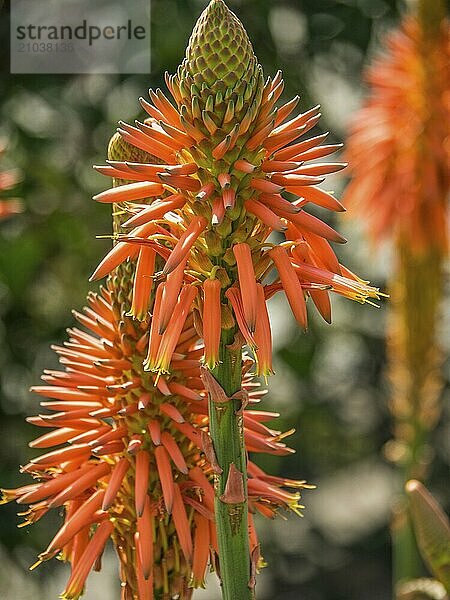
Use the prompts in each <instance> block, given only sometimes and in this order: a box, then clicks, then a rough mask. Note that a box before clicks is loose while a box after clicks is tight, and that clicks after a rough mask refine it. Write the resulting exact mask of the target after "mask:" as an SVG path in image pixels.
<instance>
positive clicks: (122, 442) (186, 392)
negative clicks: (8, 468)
mask: <svg viewBox="0 0 450 600" xmlns="http://www.w3.org/2000/svg"><path fill="white" fill-rule="evenodd" d="M133 270H134V267H133V266H132V265H131V264H129V265H127V267H126V268H123V267H122V270H121V272H120V274H119V273H117V274H115V275H114V276H112V277H110V278H109V280H108V286H107V288H106V289H103V290H102V291H101V292H100V293H99V294H94V293H91V294H90V295H89V297H88V307H87V308H85V309H84V311H83V312H82V313H76V318H77V320H78V321H79V323H80V325H81V326H82V328H81V329H79V328H72V329H69V330H68V331H69V340H68V341H67V342H65V343H64V345H63V346H58V347H55V351H56V352H57V354H58V355H59V357H60V361H61V363H62V365H63V367H64V368H63V369H62V370H47V371H45V372H44V375H43V377H42V378H43V380H44V382H45V385H42V386H36V387H34V388H33V391H34V392H35V393H37V394H38V395H39V396H43V397H44V398H48V399H50V400H44V401H42V402H41V407H42V412H41V413H40V414H39V415H38V416H36V417H30V418H28V421H29V422H30V423H32V424H33V425H36V426H38V427H41V428H43V430H44V433H43V434H42V435H40V436H39V437H38V438H36V439H35V440H34V441H33V442H31V443H30V446H31V447H32V448H36V449H39V450H42V451H43V454H41V455H40V456H37V457H36V458H33V459H32V460H31V461H30V462H29V463H28V464H27V465H25V466H24V467H22V472H24V473H27V474H31V475H32V476H33V478H34V483H31V484H26V485H24V486H23V487H20V488H18V489H14V490H2V495H3V502H8V501H11V500H15V501H16V502H17V503H18V504H19V505H20V506H23V507H24V510H23V511H22V512H21V513H20V514H21V515H22V516H23V517H24V525H28V524H31V523H34V522H36V521H38V520H40V519H41V518H42V517H44V516H45V514H46V513H47V512H48V511H49V510H50V509H51V508H60V507H64V509H65V518H64V522H63V524H62V525H61V528H60V529H59V531H58V532H57V533H56V535H55V536H54V537H53V539H52V540H51V541H50V543H49V545H48V547H47V549H46V550H45V551H44V552H42V553H41V554H40V555H39V561H38V563H40V562H42V561H46V560H48V559H50V558H52V557H54V556H56V555H59V556H60V557H61V558H62V559H63V560H66V561H69V562H70V563H71V565H72V574H71V576H70V579H69V581H68V584H67V586H66V589H65V591H64V593H63V595H62V597H63V598H64V599H65V600H73V599H77V598H79V597H80V596H81V594H82V592H83V589H84V586H85V582H86V579H87V577H88V574H89V572H90V571H91V569H92V568H93V566H94V563H99V561H100V557H101V555H102V553H103V550H104V547H105V545H106V543H107V541H108V539H111V540H112V542H113V544H114V546H115V548H116V551H117V554H118V557H119V559H120V564H121V568H120V577H121V581H122V598H123V599H124V600H125V599H126V600H128V599H131V600H142V599H147V598H153V597H159V596H157V595H156V594H157V593H159V592H161V593H163V594H166V595H167V596H164V597H168V598H169V597H170V598H172V597H174V596H176V595H177V594H179V595H180V597H181V598H184V599H188V598H190V597H191V594H192V588H193V587H198V586H201V585H203V582H204V576H205V572H206V567H207V564H208V561H209V560H210V556H211V557H212V556H214V555H215V554H217V553H218V546H217V540H216V533H215V526H214V507H213V502H212V498H213V497H214V490H213V480H214V465H212V464H210V462H209V458H210V455H209V449H208V447H207V444H206V442H205V440H206V441H207V440H208V439H209V436H208V433H207V432H208V416H207V412H208V411H207V400H206V391H205V389H204V386H203V383H202V380H201V377H200V374H201V365H200V362H199V357H200V356H201V355H202V353H203V349H202V347H201V345H200V344H199V341H198V335H197V334H196V332H195V328H194V327H193V319H192V314H190V315H189V317H188V318H187V320H186V322H185V324H184V326H183V329H182V333H181V336H180V337H181V340H180V343H179V344H178V347H176V348H175V353H174V355H173V356H174V360H173V361H172V366H173V367H174V368H175V369H176V373H177V374H176V375H169V376H168V377H167V378H166V379H164V380H163V379H162V377H161V378H160V381H159V384H158V385H157V384H156V377H155V376H154V375H150V376H149V374H148V373H146V372H145V371H144V369H143V367H142V363H143V361H144V357H145V353H146V345H147V338H148V333H147V327H148V325H147V323H143V322H140V321H138V320H133V319H132V318H131V317H130V316H127V312H128V307H129V305H128V301H127V300H125V301H124V302H123V303H122V302H121V301H120V300H119V298H127V297H128V296H129V295H130V293H131V288H132V275H133ZM246 368H247V366H246ZM245 370H246V369H244V370H243V374H242V386H243V389H244V390H247V391H248V395H249V400H250V406H249V407H248V408H247V409H246V410H245V411H244V415H243V417H244V437H245V440H246V449H247V451H249V452H256V453H259V452H268V453H269V454H277V455H285V454H289V453H290V452H291V451H290V449H289V448H288V447H286V445H285V444H284V443H283V442H282V436H280V432H279V431H275V430H273V429H270V428H269V427H267V426H266V425H264V422H265V421H268V420H270V419H272V418H273V417H275V416H277V415H276V414H275V413H270V412H263V411H260V410H257V409H256V408H255V407H254V405H255V404H256V403H258V401H259V399H260V397H261V396H262V394H263V393H264V390H261V389H259V388H258V387H257V386H256V387H255V382H252V378H251V376H249V375H246V374H245ZM205 436H206V438H205ZM55 447H56V450H54V449H53V448H55ZM208 457H209V458H208ZM249 469H250V478H249V480H248V492H249V497H250V503H249V506H250V509H251V511H252V512H254V511H258V512H260V513H262V514H263V515H265V516H269V517H273V516H274V515H275V514H276V512H277V511H278V510H279V509H280V508H285V509H290V510H294V511H299V510H300V509H301V508H302V507H301V505H300V504H299V499H300V494H299V493H298V491H296V490H298V489H300V488H302V487H308V486H306V484H305V482H304V481H293V480H288V479H283V478H279V477H273V476H269V475H266V474H265V473H264V472H263V471H262V470H261V469H259V468H258V467H257V466H256V465H255V464H254V463H253V462H249ZM289 488H291V489H293V490H294V491H288V490H289ZM27 505H28V508H26V506H27ZM249 518H250V519H251V514H250V515H249ZM200 532H201V535H200ZM257 544H258V542H257V537H256V533H255V531H254V529H253V527H252V528H251V531H250V546H251V548H252V549H253V548H255V547H256V546H257ZM214 562H215V561H214V560H213V559H212V558H211V564H214ZM154 594H155V596H154Z"/></svg>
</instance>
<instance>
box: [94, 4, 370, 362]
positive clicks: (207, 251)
mask: <svg viewBox="0 0 450 600" xmlns="http://www.w3.org/2000/svg"><path fill="white" fill-rule="evenodd" d="M231 48H233V51H231ZM166 83H167V87H168V89H169V92H170V96H172V98H171V99H169V97H168V96H166V95H165V94H164V92H163V91H161V90H156V91H150V101H148V100H145V99H143V98H141V104H142V106H143V108H144V109H145V111H146V112H147V114H148V118H147V119H146V120H145V121H144V122H136V124H135V125H134V126H129V125H125V124H121V126H120V128H119V133H120V135H121V136H122V137H123V139H124V140H126V141H127V142H129V143H130V144H131V145H132V146H135V147H136V149H141V150H143V151H145V152H150V153H152V154H153V155H154V156H156V157H157V159H158V161H160V162H161V165H158V164H146V163H145V162H134V161H109V163H108V165H106V166H103V167H97V168H98V170H99V171H100V172H102V173H104V174H106V175H111V176H113V177H116V178H117V177H118V178H121V179H123V180H128V181H131V182H132V183H129V184H127V185H126V186H123V187H119V188H113V189H112V190H109V191H106V192H103V193H102V194H100V195H99V197H97V199H98V200H100V201H105V199H108V201H109V200H111V201H114V202H120V203H123V205H124V207H125V210H126V211H127V212H128V213H129V215H130V218H129V219H128V220H127V222H126V223H125V224H124V226H123V228H122V230H121V231H120V232H119V233H118V240H119V241H121V240H124V241H125V243H126V245H124V246H123V250H121V251H120V252H119V251H118V252H117V253H114V251H113V254H114V258H112V259H111V260H110V261H109V266H110V267H111V268H115V266H117V264H118V262H120V259H121V258H122V260H127V257H130V256H132V252H133V249H134V248H138V247H142V248H144V247H148V248H152V249H153V250H154V251H155V252H156V253H157V254H158V255H159V256H160V257H162V258H163V259H164V261H165V263H164V264H163V266H162V268H161V274H160V276H159V278H158V277H157V278H156V285H161V286H165V285H167V284H166V283H164V279H165V278H166V277H167V276H168V275H169V273H171V271H172V270H173V269H174V268H175V267H176V266H177V265H179V264H180V263H182V262H183V261H184V272H185V274H186V283H189V284H190V285H197V286H199V288H200V290H201V291H200V293H199V294H198V295H197V297H196V298H195V299H194V300H193V306H194V309H195V311H196V314H197V315H198V316H199V319H200V320H201V319H202V318H203V315H204V311H203V309H202V306H203V305H204V303H205V300H206V302H207V303H208V305H209V300H208V299H206V298H205V290H208V291H209V286H210V284H207V287H206V288H205V286H204V283H205V282H206V281H208V280H209V279H210V278H211V273H212V272H214V278H215V279H217V280H218V281H220V282H221V288H222V290H221V303H222V306H223V307H224V308H227V309H228V311H229V309H233V305H232V303H231V302H230V300H229V299H227V296H226V291H227V289H228V288H229V287H232V286H236V285H238V286H239V288H240V290H241V293H242V304H243V318H244V321H245V323H244V325H243V326H244V328H245V329H248V331H249V332H250V334H253V332H255V328H257V312H258V311H257V293H256V289H257V288H256V284H257V283H260V284H261V285H263V288H264V294H265V296H266V297H270V296H271V295H273V293H275V292H276V291H278V290H281V289H285V290H286V292H287V296H288V298H289V302H290V304H291V307H292V308H293V310H294V314H295V316H296V318H297V320H299V322H300V323H301V325H302V327H306V326H307V315H306V304H307V302H306V301H307V299H308V298H309V297H311V298H312V301H313V303H314V304H316V306H317V307H318V310H319V312H320V313H321V314H322V315H323V316H324V318H325V319H326V320H328V321H329V320H330V318H331V308H330V305H329V300H328V292H329V291H334V292H336V293H339V294H342V295H344V296H347V297H349V298H352V299H355V300H358V301H360V302H364V301H365V300H366V299H367V298H377V297H378V291H377V290H376V289H375V288H373V287H370V286H369V285H367V284H366V283H365V282H363V281H362V280H360V279H359V278H358V277H356V276H355V275H353V274H352V273H351V272H349V271H348V270H346V269H344V268H343V267H342V266H341V265H340V264H339V263H338V261H337V259H336V258H335V255H334V252H333V250H332V248H331V245H330V242H337V243H342V242H344V241H345V240H344V238H343V237H342V236H340V235H339V234H338V233H337V232H336V231H334V230H333V229H332V228H331V227H330V226H329V225H327V224H326V223H324V222H323V221H321V220H320V219H319V218H317V217H315V216H313V215H311V214H310V213H308V212H307V209H308V205H311V204H314V205H316V206H319V207H322V208H326V209H329V210H332V211H341V210H343V207H342V205H341V204H340V203H339V202H338V201H337V200H336V199H335V198H334V196H333V195H332V194H331V193H329V192H325V191H324V190H322V189H320V188H318V187H316V186H317V184H319V183H321V182H322V181H323V179H324V176H325V175H326V174H327V173H333V172H335V171H338V170H339V169H341V168H343V167H344V166H345V165H344V164H341V163H336V162H319V163H317V162H314V163H311V164H309V161H312V160H315V159H318V158H320V159H322V158H323V157H326V156H328V155H330V154H332V153H334V152H335V151H336V150H337V149H338V148H340V145H339V144H334V145H333V144H329V145H323V144H322V143H323V142H324V140H325V136H324V135H319V136H315V137H312V138H309V139H303V136H304V135H305V134H307V133H308V131H310V130H311V129H312V128H313V127H314V126H315V125H316V124H317V122H318V119H319V116H320V113H319V107H314V108H312V109H310V110H307V111H305V112H304V113H300V114H298V115H297V116H294V117H291V115H292V113H293V111H294V110H295V108H296V105H297V103H298V98H296V99H294V100H292V101H290V102H287V103H285V104H281V105H279V106H278V105H277V102H278V100H279V98H280V96H281V94H282V92H283V85H284V84H283V80H282V77H281V73H280V72H278V73H277V74H276V75H275V77H274V78H271V77H269V78H268V79H267V80H266V81H265V82H264V79H263V75H262V69H261V66H260V65H259V64H258V62H257V60H256V58H255V56H254V54H253V50H252V47H251V44H250V42H249V40H248V37H247V34H246V33H245V30H244V29H243V27H242V25H241V23H240V22H239V21H238V19H237V18H236V16H235V15H234V14H233V13H231V12H230V11H229V10H228V8H227V7H226V6H225V4H224V2H222V0H213V1H212V2H210V4H209V6H208V7H207V9H206V10H205V11H204V13H203V14H202V15H201V17H200V18H199V20H198V22H197V25H196V27H195V29H194V32H193V34H192V37H191V40H190V42H189V46H188V48H187V51H186V58H185V59H184V60H183V62H182V64H181V65H180V67H179V68H178V70H177V72H176V74H175V75H166ZM300 139H302V141H299V140H300ZM180 173H182V174H180ZM158 186H160V187H161V189H160V191H159V192H158V193H156V192H157V191H158V189H159V187H158ZM286 192H288V194H286ZM293 195H295V196H293ZM293 197H294V198H297V199H295V200H292V198H293ZM174 199H176V204H175V203H174ZM148 203H150V206H149V205H148ZM165 206H166V207H167V211H166V212H164V207H165ZM169 215H173V222H174V224H173V225H172V224H171V226H170V231H171V234H172V235H171V236H169V235H167V234H165V235H164V234H162V235H161V233H159V234H154V233H153V232H152V233H151V234H147V233H145V232H144V233H143V232H142V230H140V229H139V227H136V226H137V225H139V226H141V227H145V226H148V225H149V224H152V223H153V224H154V225H155V226H159V227H164V223H165V222H166V221H167V217H168V216H169ZM171 221H172V218H171ZM144 223H145V224H146V225H143V224H144ZM133 227H134V228H133ZM272 231H279V232H285V236H286V243H285V244H283V248H284V250H283V254H279V252H278V251H271V244H269V243H268V242H267V238H268V237H269V235H270V234H271V233H272ZM300 248H301V251H299V249H300ZM281 258H283V260H282V261H281ZM103 264H105V263H103ZM281 265H282V266H281ZM107 268H108V265H107V264H105V268H103V267H100V268H99V270H98V271H97V272H96V273H95V274H94V276H95V277H101V276H104V275H105V272H106V270H107ZM280 268H281V273H280V272H279V269H280ZM309 269H312V271H311V270H309ZM169 276H170V275H169ZM274 276H275V277H276V279H275V281H274ZM159 281H160V283H158V282H159ZM269 281H270V283H269ZM141 284H142V287H143V288H144V287H145V289H143V290H142V291H141V290H140V289H139V287H140V285H141ZM146 284H148V282H147V281H145V279H143V278H142V279H141V282H140V283H139V281H137V282H136V285H135V289H134V294H135V295H136V294H138V295H139V302H137V303H136V304H139V305H142V304H143V302H144V300H143V296H144V295H145V294H147V295H149V291H148V285H146ZM286 286H287V287H286ZM166 296H167V295H166ZM162 302H163V306H162V310H163V311H164V303H165V302H168V300H166V299H163V301H162ZM217 308H218V307H216V309H217ZM173 310H174V306H173V304H171V305H170V306H169V305H168V306H167V310H166V311H165V314H171V313H172V311H173ZM234 317H235V319H236V320H237V322H238V323H239V320H240V318H239V316H238V315H234ZM206 330H207V335H208V343H207V347H208V348H210V344H211V339H210V336H211V323H209V322H208V324H207V328H206ZM242 333H243V335H244V337H245V336H246V331H242ZM263 339H267V336H264V338H260V341H261V342H263ZM254 347H255V349H256V347H257V346H256V344H254ZM157 351H158V349H157V347H156V345H155V346H154V348H153V349H152V351H151V356H150V357H149V361H148V368H150V369H151V370H156V371H159V372H162V365H163V363H162V362H161V361H160V360H158V356H157ZM262 351H265V353H266V354H267V350H265V349H262ZM205 360H206V362H207V364H210V365H213V364H215V358H214V357H213V358H211V356H207V357H206V358H205ZM165 364H166V363H164V365H165ZM260 364H262V363H260V362H259V361H258V362H257V365H258V367H257V371H258V373H259V374H267V373H268V372H269V371H270V369H269V368H268V367H267V368H265V373H262V372H261V370H260V369H261V368H260ZM164 368H165V367H164Z"/></svg>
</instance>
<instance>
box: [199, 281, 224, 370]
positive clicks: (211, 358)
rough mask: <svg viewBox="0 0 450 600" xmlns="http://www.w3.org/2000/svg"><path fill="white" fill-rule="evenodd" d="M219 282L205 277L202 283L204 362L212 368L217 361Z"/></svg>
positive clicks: (218, 342)
mask: <svg viewBox="0 0 450 600" xmlns="http://www.w3.org/2000/svg"><path fill="white" fill-rule="evenodd" d="M221 287H222V285H221V283H220V281H219V280H218V279H206V280H205V282H204V283H203V296H204V299H203V339H204V340H205V364H206V365H208V367H209V368H210V369H213V368H214V367H215V366H216V365H217V363H218V362H219V344H220V332H221V304H220V291H221Z"/></svg>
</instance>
